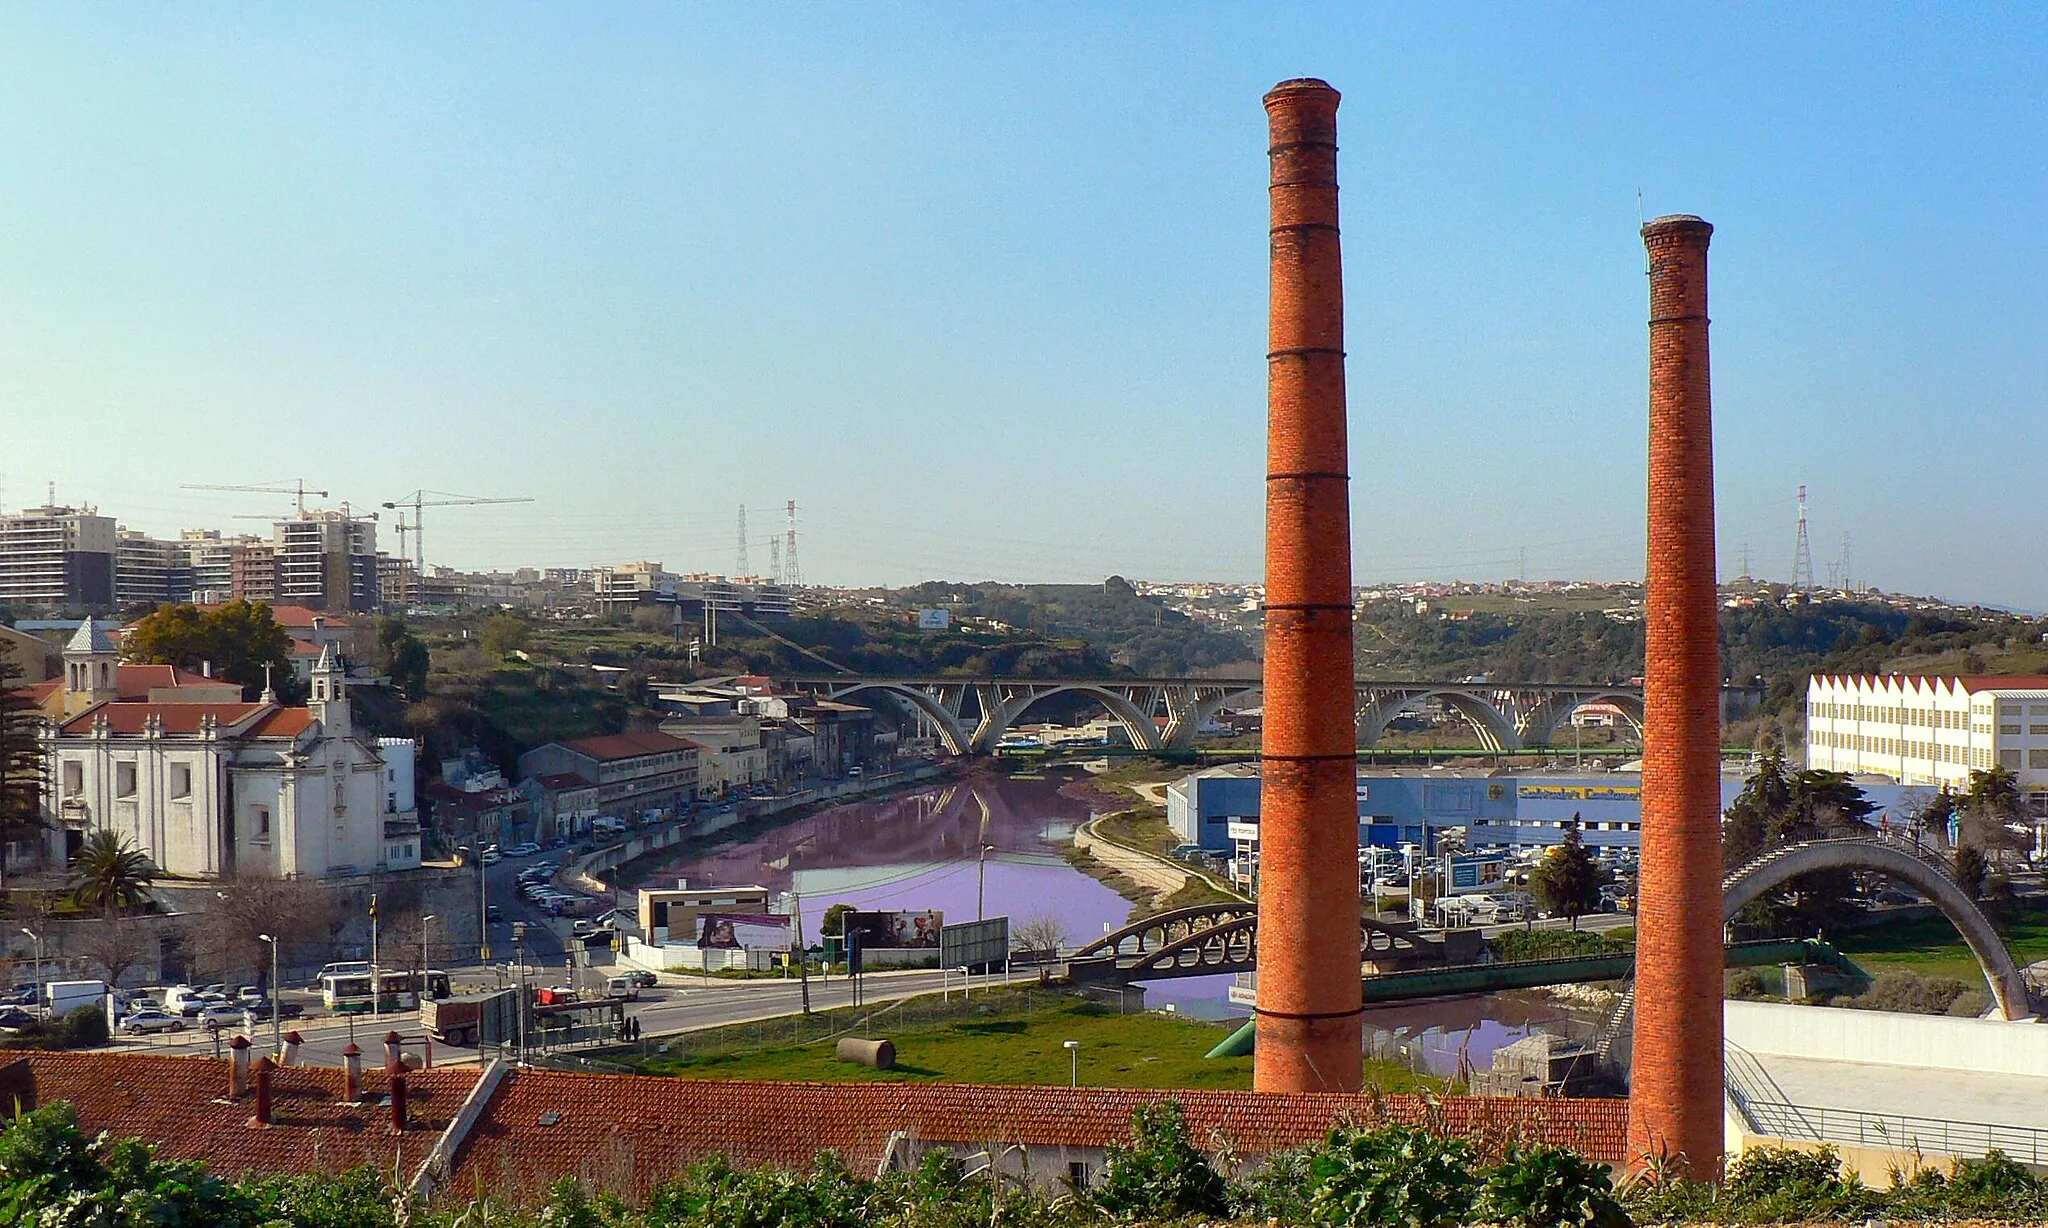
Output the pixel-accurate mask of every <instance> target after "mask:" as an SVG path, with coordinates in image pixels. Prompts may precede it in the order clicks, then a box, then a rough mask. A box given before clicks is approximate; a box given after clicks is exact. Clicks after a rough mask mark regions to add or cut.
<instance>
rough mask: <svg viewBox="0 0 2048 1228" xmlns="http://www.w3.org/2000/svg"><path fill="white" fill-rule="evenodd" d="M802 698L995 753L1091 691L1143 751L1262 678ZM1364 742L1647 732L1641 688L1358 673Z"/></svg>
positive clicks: (1733, 709) (1013, 685)
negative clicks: (1419, 726)
mask: <svg viewBox="0 0 2048 1228" xmlns="http://www.w3.org/2000/svg"><path fill="white" fill-rule="evenodd" d="M775 684H776V688H777V689H778V690H780V691H784V692H787V693H791V694H797V695H808V696H812V697H815V698H818V699H830V700H836V701H838V702H841V703H854V704H861V705H863V706H867V707H874V706H877V705H880V704H893V705H896V706H898V707H899V708H900V707H907V708H909V709H911V710H914V711H916V712H918V713H921V714H922V715H924V716H925V717H927V718H929V719H930V721H931V722H932V725H933V727H934V728H935V729H936V730H937V732H938V736H939V739H940V740H941V741H942V742H943V743H945V746H946V749H947V750H949V751H951V752H952V753H954V754H956V755H969V754H986V753H988V752H990V751H993V750H994V749H995V748H996V746H997V745H998V744H999V743H1001V742H1002V740H1003V738H1004V737H1005V735H1007V734H1008V733H1009V731H1010V729H1011V728H1012V727H1013V726H1015V725H1017V724H1018V723H1019V722H1021V721H1022V720H1023V718H1024V716H1025V714H1026V713H1027V712H1029V711H1030V709H1031V708H1032V707H1033V706H1034V705H1036V704H1038V703H1040V702H1042V701H1044V700H1047V699H1050V698H1052V697H1053V696H1055V695H1063V694H1081V695H1085V696H1087V697H1088V698H1090V699H1092V700H1094V701H1096V702H1097V703H1100V704H1101V705H1102V707H1103V708H1104V709H1105V710H1106V711H1107V712H1108V713H1109V716H1110V718H1111V719H1112V720H1114V721H1116V722H1117V724H1119V725H1121V726H1122V727H1123V729H1124V732H1125V733H1126V734H1127V735H1128V736H1129V738H1130V742H1131V745H1132V746H1134V747H1136V748H1137V749H1139V750H1180V749H1185V748H1187V747H1189V746H1191V745H1193V744H1194V739H1195V734H1196V733H1197V732H1198V731H1199V730H1200V729H1201V728H1202V726H1203V725H1205V724H1207V723H1208V722H1209V721H1211V720H1212V719H1214V718H1215V716H1216V714H1217V713H1218V712H1220V711H1222V710H1223V709H1224V708H1225V707H1227V706H1246V705H1249V704H1254V703H1257V702H1258V695H1259V692H1260V689H1261V685H1262V684H1261V681H1260V680H1259V679H1256V678H1089V677H1059V678H994V677H984V678H973V677H950V676H943V675H942V676H937V677H922V678H918V677H880V676H867V675H855V674H839V675H825V676H809V677H789V678H778V679H776V680H775ZM1354 691H1355V693H1356V696H1357V705H1356V712H1357V717H1356V720H1357V726H1358V745H1359V747H1360V748H1369V747H1372V746H1375V745H1377V744H1378V742H1379V740H1380V737H1381V736H1382V735H1383V734H1385V733H1386V731H1387V726H1388V725H1390V724H1392V723H1393V721H1394V720H1395V719H1396V718H1398V717H1400V716H1403V715H1405V714H1409V713H1414V712H1419V711H1422V710H1423V709H1425V708H1427V707H1430V706H1433V705H1436V704H1441V705H1443V706H1444V707H1445V708H1447V709H1448V710H1450V711H1451V712H1452V713H1453V714H1455V715H1457V716H1458V717H1460V718H1462V719H1463V720H1464V721H1465V722H1466V723H1467V724H1469V725H1471V726H1472V728H1473V730H1474V731H1475V732H1476V733H1477V735H1478V737H1479V741H1480V744H1481V745H1482V746H1484V747H1485V748H1486V749H1487V750H1490V751H1493V752H1494V753H1496V754H1504V753H1511V752H1514V751H1520V750H1525V749H1527V748H1529V747H1534V746H1549V745H1551V744H1552V743H1553V742H1554V741H1555V739H1556V736H1557V734H1558V731H1559V730H1561V729H1563V728H1564V727H1565V726H1566V724H1567V722H1569V721H1570V719H1571V715H1572V713H1574V712H1576V711H1578V710H1579V709H1580V708H1582V707H1584V706H1586V705H1587V704H1592V703H1608V704H1612V705H1613V706H1614V707H1615V708H1616V709H1618V710H1619V711H1620V712H1621V714H1622V718H1623V719H1624V720H1626V721H1627V722H1628V723H1629V724H1630V725H1631V726H1632V727H1633V728H1634V729H1635V730H1636V732H1637V735H1638V736H1640V735H1641V732H1642V721H1643V691H1642V688H1641V687H1639V686H1609V685H1600V684H1571V683H1543V682H1528V683H1497V682H1393V681H1382V680H1374V679H1366V678H1361V679H1358V680H1357V681H1356V683H1355V686H1354ZM1762 698H1763V693H1762V691H1761V690H1760V689H1758V688H1754V687H1726V688H1723V692H1722V716H1723V718H1724V719H1727V720H1732V719H1734V718H1736V717H1739V716H1742V715H1744V714H1745V713H1747V712H1748V711H1750V710H1751V709H1753V708H1755V707H1756V705H1757V704H1758V703H1759V702H1761V700H1762Z"/></svg>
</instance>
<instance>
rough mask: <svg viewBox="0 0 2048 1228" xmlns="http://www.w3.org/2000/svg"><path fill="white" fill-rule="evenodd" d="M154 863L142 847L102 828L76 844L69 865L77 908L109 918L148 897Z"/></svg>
mask: <svg viewBox="0 0 2048 1228" xmlns="http://www.w3.org/2000/svg"><path fill="white" fill-rule="evenodd" d="M156 874H157V870H156V866H155V865H154V864H152V863H151V862H150V860H149V857H148V856H147V855H146V854H144V853H143V851H142V850H141V849H138V848H136V847H135V846H133V845H131V844H129V843H128V841H127V840H125V839H123V838H122V837H120V836H118V835H116V834H114V833H113V832H111V831H108V830H106V829H105V828H102V829H100V830H99V831H96V832H93V833H92V834H91V835H88V836H87V837H86V838H85V843H84V844H83V845H81V846H80V847H79V850H78V857H77V858H76V859H75V860H74V861H73V862H72V866H71V884H70V886H71V898H72V899H73V900H74V901H76V902H77V904H78V906H79V907H80V908H97V909H99V910H100V913H101V915H102V916H104V917H106V918H107V919H108V920H110V921H111V920H112V919H113V918H114V917H116V916H118V915H119V914H120V913H121V912H122V911H123V910H125V909H130V908H135V907H138V906H140V905H141V904H143V903H144V902H146V901H147V900H148V899H149V888H150V884H152V883H154V882H155V881H156Z"/></svg>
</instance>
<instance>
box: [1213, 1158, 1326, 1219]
mask: <svg viewBox="0 0 2048 1228" xmlns="http://www.w3.org/2000/svg"><path fill="white" fill-rule="evenodd" d="M1315 1155H1316V1149H1315V1148H1313V1147H1290V1148H1288V1149H1287V1150H1285V1151H1276V1152H1273V1153H1272V1154H1271V1155H1268V1156H1267V1157H1266V1159H1265V1162H1264V1163H1262V1164H1260V1165H1259V1166H1258V1167H1257V1168H1254V1169H1252V1170H1251V1171H1250V1172H1248V1173H1246V1174H1245V1175H1244V1176H1242V1177H1240V1178H1239V1179H1238V1180H1236V1181H1235V1182H1232V1183H1231V1186H1230V1189H1229V1190H1228V1191H1227V1192H1226V1194H1225V1200H1226V1201H1227V1202H1228V1203H1229V1207H1230V1214H1231V1215H1232V1216H1234V1217H1236V1218H1238V1219H1249V1220H1279V1221H1280V1222H1281V1223H1283V1224H1305V1223H1307V1222H1308V1221H1309V1198H1308V1195H1309V1187H1310V1184H1311V1183H1312V1181H1313V1180H1314V1173H1313V1168H1314V1164H1315Z"/></svg>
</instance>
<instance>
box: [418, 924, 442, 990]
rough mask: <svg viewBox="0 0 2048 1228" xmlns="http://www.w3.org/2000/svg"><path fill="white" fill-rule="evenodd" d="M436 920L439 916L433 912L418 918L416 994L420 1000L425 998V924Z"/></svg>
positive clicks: (426, 963) (426, 957) (426, 962)
mask: <svg viewBox="0 0 2048 1228" xmlns="http://www.w3.org/2000/svg"><path fill="white" fill-rule="evenodd" d="M438 920H440V918H439V917H436V916H435V915H434V914H433V913H428V914H427V915H426V916H424V917H421V918H420V984H419V993H418V994H417V995H416V996H417V997H418V998H419V1000H420V1001H422V1002H424V1001H426V1000H427V965H428V962H429V960H428V956H427V925H428V923H429V922H433V921H438Z"/></svg>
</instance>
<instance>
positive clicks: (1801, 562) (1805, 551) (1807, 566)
mask: <svg viewBox="0 0 2048 1228" xmlns="http://www.w3.org/2000/svg"><path fill="white" fill-rule="evenodd" d="M1792 587H1793V588H1794V589H1795V590H1797V591H1799V592H1808V591H1810V590H1811V589H1812V588H1813V544H1812V543H1811V542H1809V541H1808V540H1807V538H1806V483H1804V482H1801V483H1800V484H1799V540H1798V541H1797V543H1795V544H1794V545H1793V547H1792Z"/></svg>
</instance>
